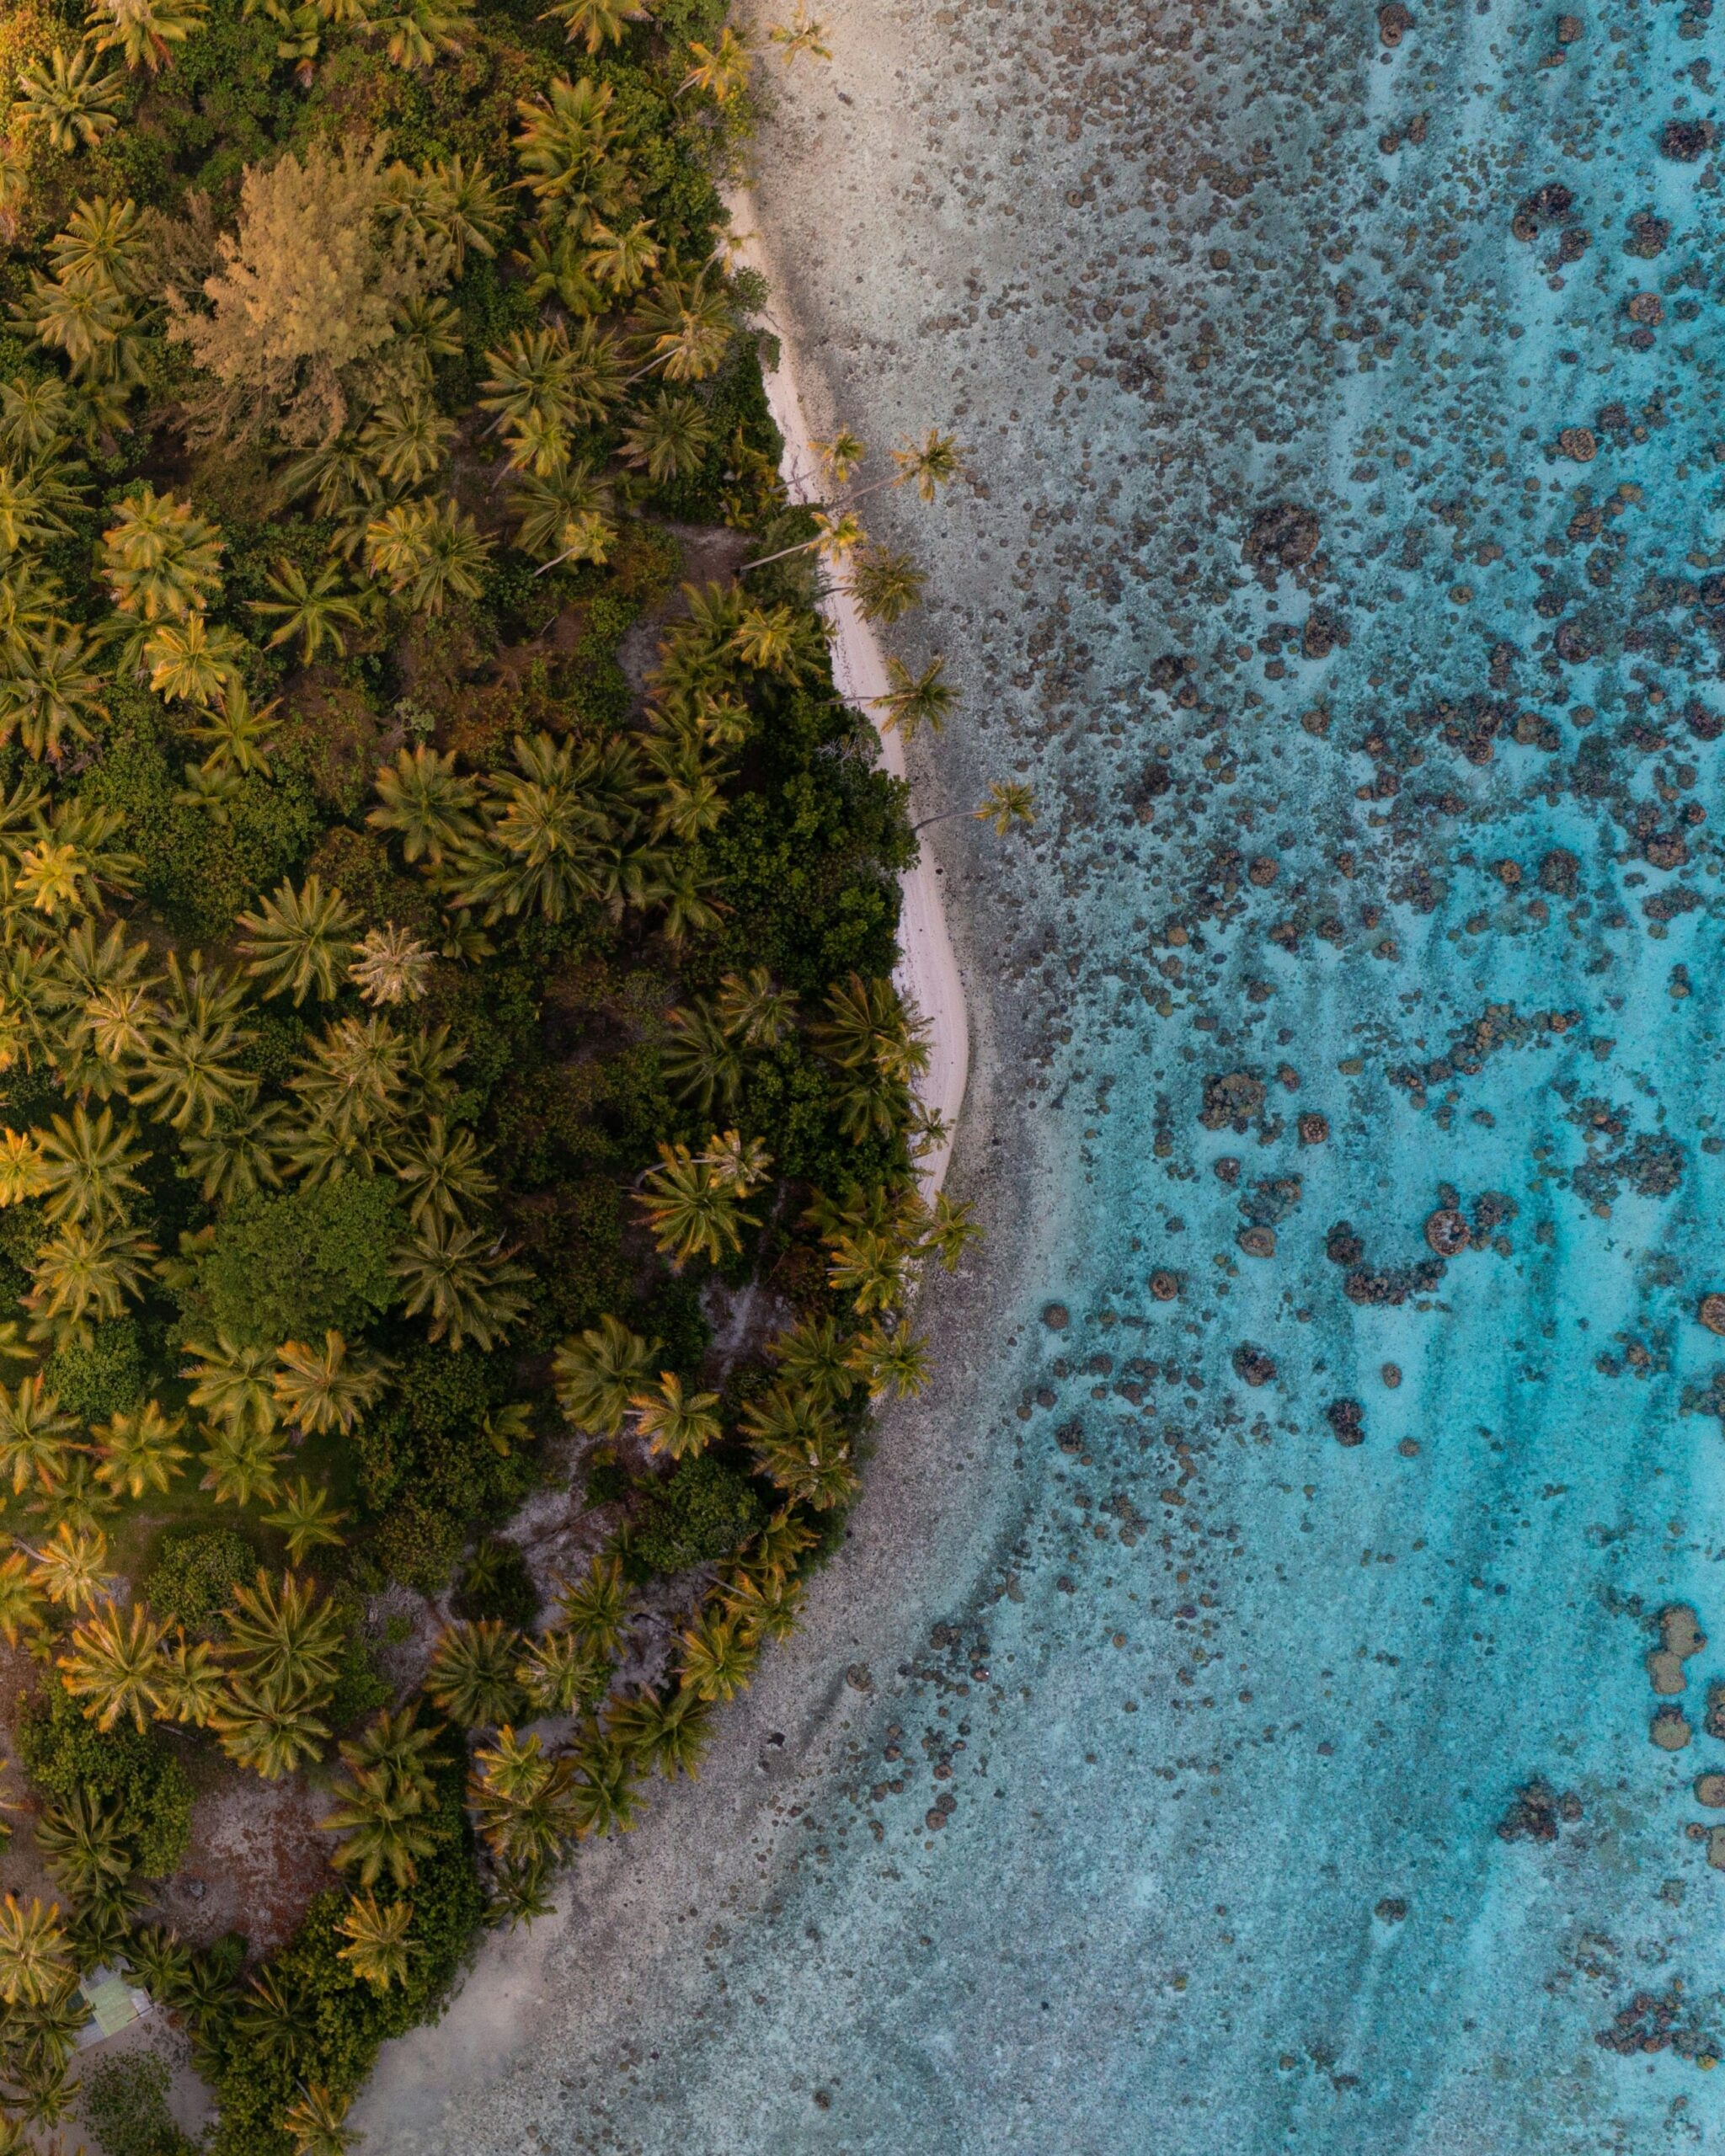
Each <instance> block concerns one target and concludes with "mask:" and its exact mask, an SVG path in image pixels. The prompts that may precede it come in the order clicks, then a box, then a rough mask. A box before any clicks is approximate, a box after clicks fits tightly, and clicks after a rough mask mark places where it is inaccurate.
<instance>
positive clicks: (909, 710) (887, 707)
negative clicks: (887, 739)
mask: <svg viewBox="0 0 1725 2156" xmlns="http://www.w3.org/2000/svg"><path fill="white" fill-rule="evenodd" d="M945 665H946V661H945V659H942V658H939V657H936V658H934V659H930V661H929V662H928V664H927V666H925V667H924V668H923V670H922V671H921V673H920V674H915V675H913V674H912V673H911V670H910V669H909V668H908V667H907V666H906V665H905V662H904V661H903V659H888V661H887V663H886V675H887V680H888V683H889V688H888V690H887V693H886V694H885V695H884V696H874V697H871V698H870V700H869V701H870V702H872V703H873V704H874V705H875V706H877V707H878V708H879V709H880V710H881V711H884V712H885V713H886V717H885V718H884V719H883V720H882V721H881V727H882V730H883V731H884V732H885V733H888V734H890V733H891V732H893V730H894V729H895V728H897V730H898V732H899V733H900V734H902V735H903V737H904V738H905V740H906V741H910V740H913V739H915V738H916V732H917V729H918V728H920V727H921V726H922V725H924V724H927V727H928V729H929V731H930V732H931V733H932V734H938V733H939V732H940V730H941V728H943V726H944V725H945V724H946V723H947V720H948V717H949V716H950V714H951V712H952V710H953V706H954V705H955V704H956V703H957V702H958V701H959V692H958V691H957V690H956V689H954V688H953V686H952V685H951V683H950V682H948V681H946V680H943V679H942V674H943V669H944V668H945Z"/></svg>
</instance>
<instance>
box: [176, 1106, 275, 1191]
mask: <svg viewBox="0 0 1725 2156" xmlns="http://www.w3.org/2000/svg"><path fill="white" fill-rule="evenodd" d="M285 1120H286V1109H285V1107H284V1104H283V1103H282V1102H280V1101H268V1102H264V1103H262V1104H261V1105H260V1104H259V1102H257V1101H256V1100H255V1098H254V1099H253V1100H250V1101H247V1102H243V1103H242V1104H241V1106H240V1107H238V1110H237V1111H236V1112H235V1113H232V1114H229V1115H223V1116H218V1117H217V1118H216V1123H215V1126H214V1128H213V1129H210V1130H207V1131H191V1132H188V1133H187V1134H186V1135H185V1136H184V1138H182V1139H181V1140H180V1141H179V1153H180V1158H181V1160H182V1161H184V1163H185V1166H186V1167H187V1169H188V1170H189V1171H190V1173H191V1174H193V1175H195V1177H197V1178H198V1187H199V1194H200V1197H201V1198H203V1200H204V1203H206V1205H227V1204H229V1203H232V1200H233V1199H235V1198H245V1197H248V1196H249V1195H250V1194H251V1193H252V1192H254V1191H255V1190H261V1189H264V1188H265V1187H267V1188H269V1189H271V1190H280V1187H281V1161H282V1155H283V1153H284V1150H285V1149H286V1139H285V1134H284V1129H283V1126H284V1123H285Z"/></svg>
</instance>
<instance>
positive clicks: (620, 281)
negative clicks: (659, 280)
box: [586, 217, 660, 296]
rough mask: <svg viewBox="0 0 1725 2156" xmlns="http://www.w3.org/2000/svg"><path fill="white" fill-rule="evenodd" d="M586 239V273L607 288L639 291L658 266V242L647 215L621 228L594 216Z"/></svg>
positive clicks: (619, 290)
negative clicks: (619, 229)
mask: <svg viewBox="0 0 1725 2156" xmlns="http://www.w3.org/2000/svg"><path fill="white" fill-rule="evenodd" d="M587 241H588V245H587V257H586V263H587V274H588V275H589V276H590V277H591V278H593V279H594V280H595V281H596V282H597V283H599V284H601V285H603V286H605V288H606V291H611V292H616V293H618V294H620V295H623V296H627V295H628V293H630V292H633V291H638V290H639V289H640V287H641V286H643V285H644V284H645V283H646V281H647V280H648V279H649V277H650V276H651V275H653V272H654V270H656V269H657V268H658V267H659V257H660V248H659V245H658V243H657V242H656V241H655V240H654V237H653V227H652V225H651V224H650V223H649V221H648V220H647V219H646V218H645V217H638V218H637V219H636V221H635V222H634V223H633V225H631V226H629V227H628V229H627V230H625V231H622V232H613V231H612V230H611V227H610V226H609V225H607V224H604V223H602V222H601V221H597V220H595V221H594V223H593V225H592V227H591V228H590V231H589V232H588V235H587Z"/></svg>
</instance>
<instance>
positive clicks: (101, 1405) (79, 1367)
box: [42, 1317, 147, 1422]
mask: <svg viewBox="0 0 1725 2156" xmlns="http://www.w3.org/2000/svg"><path fill="white" fill-rule="evenodd" d="M42 1375H43V1377H44V1378H45V1380H47V1383H48V1385H49V1386H50V1387H51V1389H52V1390H54V1391H55V1392H56V1393H58V1394H59V1396H60V1405H61V1406H62V1407H63V1408H64V1409H65V1410H66V1412H67V1414H68V1415H76V1416H77V1418H78V1420H79V1421H80V1422H106V1421H107V1420H108V1418H109V1417H110V1416H112V1415H117V1414H120V1413H121V1412H124V1411H125V1410H126V1409H127V1408H129V1407H132V1406H136V1403H137V1401H139V1400H140V1399H141V1398H142V1395H143V1393H144V1391H145V1390H146V1386H147V1372H146V1369H145V1363H144V1342H143V1336H142V1334H141V1333H140V1332H139V1331H138V1328H137V1326H136V1323H135V1322H134V1321H133V1320H132V1319H131V1318H129V1317H118V1318H111V1319H109V1321H107V1323H105V1324H103V1325H98V1326H92V1328H91V1337H90V1339H89V1341H88V1343H86V1344H84V1345H82V1346H81V1345H79V1344H78V1343H77V1342H73V1343H72V1345H71V1346H70V1347H67V1348H61V1349H60V1350H59V1351H58V1353H56V1354H53V1355H51V1356H50V1357H49V1358H48V1360H47V1362H46V1363H45V1364H44V1365H43V1369H42Z"/></svg>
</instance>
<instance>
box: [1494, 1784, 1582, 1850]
mask: <svg viewBox="0 0 1725 2156" xmlns="http://www.w3.org/2000/svg"><path fill="white" fill-rule="evenodd" d="M1580 1817H1581V1799H1580V1798H1579V1797H1578V1796H1577V1795H1576V1794H1575V1792H1574V1790H1565V1791H1564V1793H1563V1795H1562V1796H1559V1795H1558V1794H1557V1790H1554V1789H1553V1788H1552V1786H1551V1784H1550V1783H1549V1782H1548V1781H1547V1780H1546V1778H1545V1776H1544V1775H1543V1774H1535V1776H1534V1778H1533V1780H1531V1781H1530V1782H1529V1783H1528V1784H1527V1785H1526V1786H1525V1788H1523V1789H1520V1790H1517V1792H1516V1796H1515V1801H1514V1803H1513V1804H1512V1805H1511V1806H1510V1807H1509V1810H1508V1811H1507V1812H1505V1813H1504V1814H1503V1817H1502V1818H1501V1819H1500V1820H1499V1821H1498V1838H1500V1839H1501V1840H1503V1841H1506V1842H1524V1841H1525V1842H1555V1841H1556V1840H1557V1828H1558V1826H1559V1824H1560V1823H1561V1824H1562V1825H1564V1826H1573V1824H1574V1822H1576V1821H1577V1820H1578V1819H1579V1818H1580Z"/></svg>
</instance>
